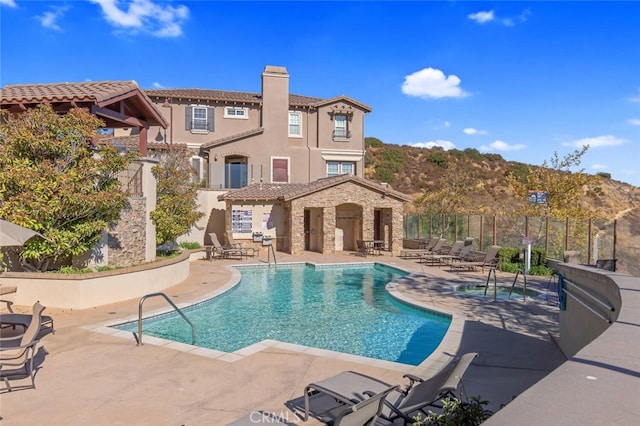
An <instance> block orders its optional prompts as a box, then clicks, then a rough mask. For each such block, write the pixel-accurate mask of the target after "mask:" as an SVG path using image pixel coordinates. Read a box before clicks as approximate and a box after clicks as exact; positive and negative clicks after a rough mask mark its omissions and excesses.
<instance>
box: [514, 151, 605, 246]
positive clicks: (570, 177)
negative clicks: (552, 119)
mask: <svg viewBox="0 0 640 426" xmlns="http://www.w3.org/2000/svg"><path fill="white" fill-rule="evenodd" d="M588 149H589V146H588V145H587V146H584V147H582V148H581V149H576V150H575V151H574V152H572V153H569V154H567V155H565V156H564V157H563V158H560V156H559V155H558V153H557V152H554V153H553V157H552V158H551V160H550V161H549V162H547V161H546V160H545V161H544V162H543V163H542V167H531V166H528V168H529V170H528V173H518V174H508V175H507V181H508V182H509V185H510V186H511V188H512V189H513V191H514V193H515V195H516V196H517V197H520V200H522V202H521V203H518V205H517V206H518V207H517V208H516V210H515V213H517V214H522V215H524V216H529V217H536V216H538V217H543V216H546V217H555V218H567V219H571V220H572V221H573V226H572V231H573V235H574V237H575V238H576V239H577V240H581V238H579V236H581V235H584V234H585V233H586V231H587V230H586V227H587V223H588V219H590V218H596V219H597V218H601V217H602V215H603V214H602V211H601V210H600V209H598V208H597V207H595V205H596V204H597V203H584V202H581V201H582V198H584V197H586V196H587V194H589V196H591V197H594V198H598V197H600V196H601V195H602V193H601V191H598V190H597V187H598V185H599V183H600V176H594V175H589V174H587V173H585V172H584V169H579V170H578V171H572V170H573V169H575V168H577V167H579V166H580V163H581V158H582V156H583V155H584V154H585V153H586V152H587V150H588ZM529 190H534V191H544V192H546V193H547V203H546V204H533V203H528V202H526V201H525V200H527V195H528V191H529ZM543 224H544V222H543V221H539V225H538V229H537V230H533V229H530V230H529V232H530V235H529V236H530V237H533V239H534V241H533V242H534V244H536V243H537V242H539V241H540V240H541V239H542V237H543V236H544V234H545V230H544V229H543ZM548 239H549V241H548V244H551V245H555V246H561V245H562V243H561V240H562V235H561V233H560V232H551V233H550V234H549V236H548Z"/></svg>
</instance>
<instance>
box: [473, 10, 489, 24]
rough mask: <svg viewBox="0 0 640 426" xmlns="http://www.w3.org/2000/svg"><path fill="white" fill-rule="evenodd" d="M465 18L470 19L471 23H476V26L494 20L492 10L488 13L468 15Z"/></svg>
mask: <svg viewBox="0 0 640 426" xmlns="http://www.w3.org/2000/svg"><path fill="white" fill-rule="evenodd" d="M467 18H469V19H471V20H472V21H476V22H477V23H478V24H484V23H487V22H491V21H493V20H494V19H495V16H494V14H493V10H490V11H488V12H476V13H470V14H468V15H467Z"/></svg>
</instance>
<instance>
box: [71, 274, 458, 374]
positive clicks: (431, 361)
mask: <svg viewBox="0 0 640 426" xmlns="http://www.w3.org/2000/svg"><path fill="white" fill-rule="evenodd" d="M375 264H379V265H382V266H385V267H388V268H393V269H397V270H400V271H402V272H405V273H407V274H408V275H410V274H412V272H411V271H408V270H406V269H404V268H402V267H398V266H397V265H391V264H388V263H385V262H379V261H370V262H358V263H353V262H334V263H316V262H304V261H301V262H287V263H280V264H279V265H283V266H295V265H313V266H314V267H318V266H320V267H337V266H341V265H344V266H347V265H348V266H353V265H375ZM258 266H259V267H263V268H264V266H265V265H264V264H259V263H256V264H238V265H230V266H226V267H225V268H226V269H227V270H228V271H229V272H230V273H231V278H230V279H229V281H228V282H227V283H226V284H224V285H223V286H221V287H219V288H218V289H216V290H214V291H212V292H210V293H207V294H205V295H203V296H201V297H199V298H197V299H194V300H192V301H190V302H184V303H179V304H176V306H177V307H178V308H179V309H181V310H182V309H186V308H189V307H192V306H195V305H198V304H200V303H205V302H208V301H209V300H211V299H213V298H216V297H218V296H221V295H223V294H224V293H226V292H228V291H229V290H231V289H233V288H234V287H235V286H237V285H238V284H239V283H240V279H241V273H240V270H241V269H243V268H251V267H258ZM236 267H239V268H240V270H239V269H238V268H236ZM403 279H407V276H404V277H400V278H399V279H396V280H392V281H391V282H389V283H387V284H386V286H385V290H386V291H387V293H388V294H389V295H390V296H391V297H393V298H394V299H396V300H398V301H400V302H402V303H406V304H408V305H410V306H412V307H415V308H418V309H421V310H426V311H429V312H432V313H435V314H437V315H445V316H448V317H450V318H451V323H450V324H449V328H448V329H447V331H446V333H445V335H444V337H443V338H442V340H441V341H440V344H439V345H438V346H437V347H436V349H434V351H433V352H432V353H431V354H430V355H429V356H428V357H427V358H426V359H425V360H424V361H422V362H421V363H420V364H419V365H417V366H416V365H410V364H403V363H400V362H393V361H385V360H380V359H375V358H369V357H364V356H359V355H352V354H347V353H343V352H337V351H331V350H327V349H319V348H314V347H310V346H304V345H298V344H293V343H287V342H281V341H278V340H271V339H266V340H262V341H260V342H257V343H254V344H252V345H249V346H245V347H244V348H241V349H238V350H237V351H234V352H223V351H219V350H215V349H208V348H203V347H200V346H196V345H190V344H187V343H181V342H175V341H172V340H167V339H162V338H158V337H153V336H144V338H143V339H142V340H143V341H142V344H143V345H146V344H148V345H154V346H161V347H165V348H168V349H172V350H176V351H181V352H187V353H190V354H193V355H198V356H202V357H206V358H211V359H216V360H219V361H224V362H229V363H234V362H237V361H241V360H243V359H245V358H247V357H249V356H251V355H254V354H256V353H259V352H262V351H264V350H268V349H283V350H287V351H291V352H297V353H302V354H307V355H313V356H320V357H324V358H329V359H337V360H343V361H350V362H354V363H357V364H362V365H367V366H374V367H380V368H386V369H390V370H396V371H403V372H407V371H409V372H411V373H414V374H417V373H420V374H424V373H425V372H434V371H438V370H439V369H440V368H442V367H443V366H444V365H445V364H446V363H447V362H448V361H449V360H450V359H451V358H452V357H453V355H454V354H456V353H457V352H458V348H459V346H460V342H461V341H462V331H463V329H464V324H465V321H466V317H465V316H464V315H463V314H460V313H457V312H450V311H446V310H444V309H441V308H439V309H436V308H435V307H433V306H430V305H428V304H425V303H422V302H419V301H417V300H415V299H413V298H411V297H409V296H407V295H405V294H402V293H401V292H399V291H398V290H397V289H396V287H397V285H398V284H399V282H398V280H403ZM408 279H410V278H408ZM172 312H174V309H172V308H171V307H167V308H162V309H156V310H154V311H151V312H147V313H146V314H144V315H143V318H149V317H154V316H159V315H163V314H167V313H172ZM136 321H138V316H137V315H136V316H131V317H125V318H120V319H118V320H111V321H106V322H102V323H98V324H94V325H87V326H83V327H82V328H83V329H85V330H88V331H92V332H96V333H101V334H106V335H110V336H113V337H118V338H123V339H131V338H133V339H134V340H136V336H135V335H134V333H132V332H130V331H123V330H117V329H115V328H113V327H114V326H116V325H121V324H124V323H128V322H136Z"/></svg>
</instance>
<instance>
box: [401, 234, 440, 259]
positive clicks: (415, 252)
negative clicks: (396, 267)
mask: <svg viewBox="0 0 640 426" xmlns="http://www.w3.org/2000/svg"><path fill="white" fill-rule="evenodd" d="M445 241H446V240H445V239H444V238H439V237H435V238H432V239H431V241H430V242H429V243H428V244H427V245H426V246H425V247H424V248H417V249H404V250H400V257H401V258H403V259H420V257H421V256H423V255H425V254H435V252H437V251H438V250H440V249H441V248H442V245H443V244H444V243H445Z"/></svg>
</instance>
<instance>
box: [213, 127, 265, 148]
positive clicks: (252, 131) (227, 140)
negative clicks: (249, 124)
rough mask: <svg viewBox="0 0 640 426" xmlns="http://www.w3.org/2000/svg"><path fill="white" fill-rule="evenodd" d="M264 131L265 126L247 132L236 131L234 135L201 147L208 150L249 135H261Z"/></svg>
mask: <svg viewBox="0 0 640 426" xmlns="http://www.w3.org/2000/svg"><path fill="white" fill-rule="evenodd" d="M261 133H264V127H258V128H257V129H251V130H247V131H245V132H241V133H236V134H234V135H230V136H226V137H224V138H220V139H216V140H213V141H211V142H207V143H204V144H202V145H200V149H203V150H207V149H209V148H213V147H214V146H219V145H224V144H225V143H229V142H233V141H237V140H239V139H243V138H248V137H249V136H254V135H259V134H261Z"/></svg>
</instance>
